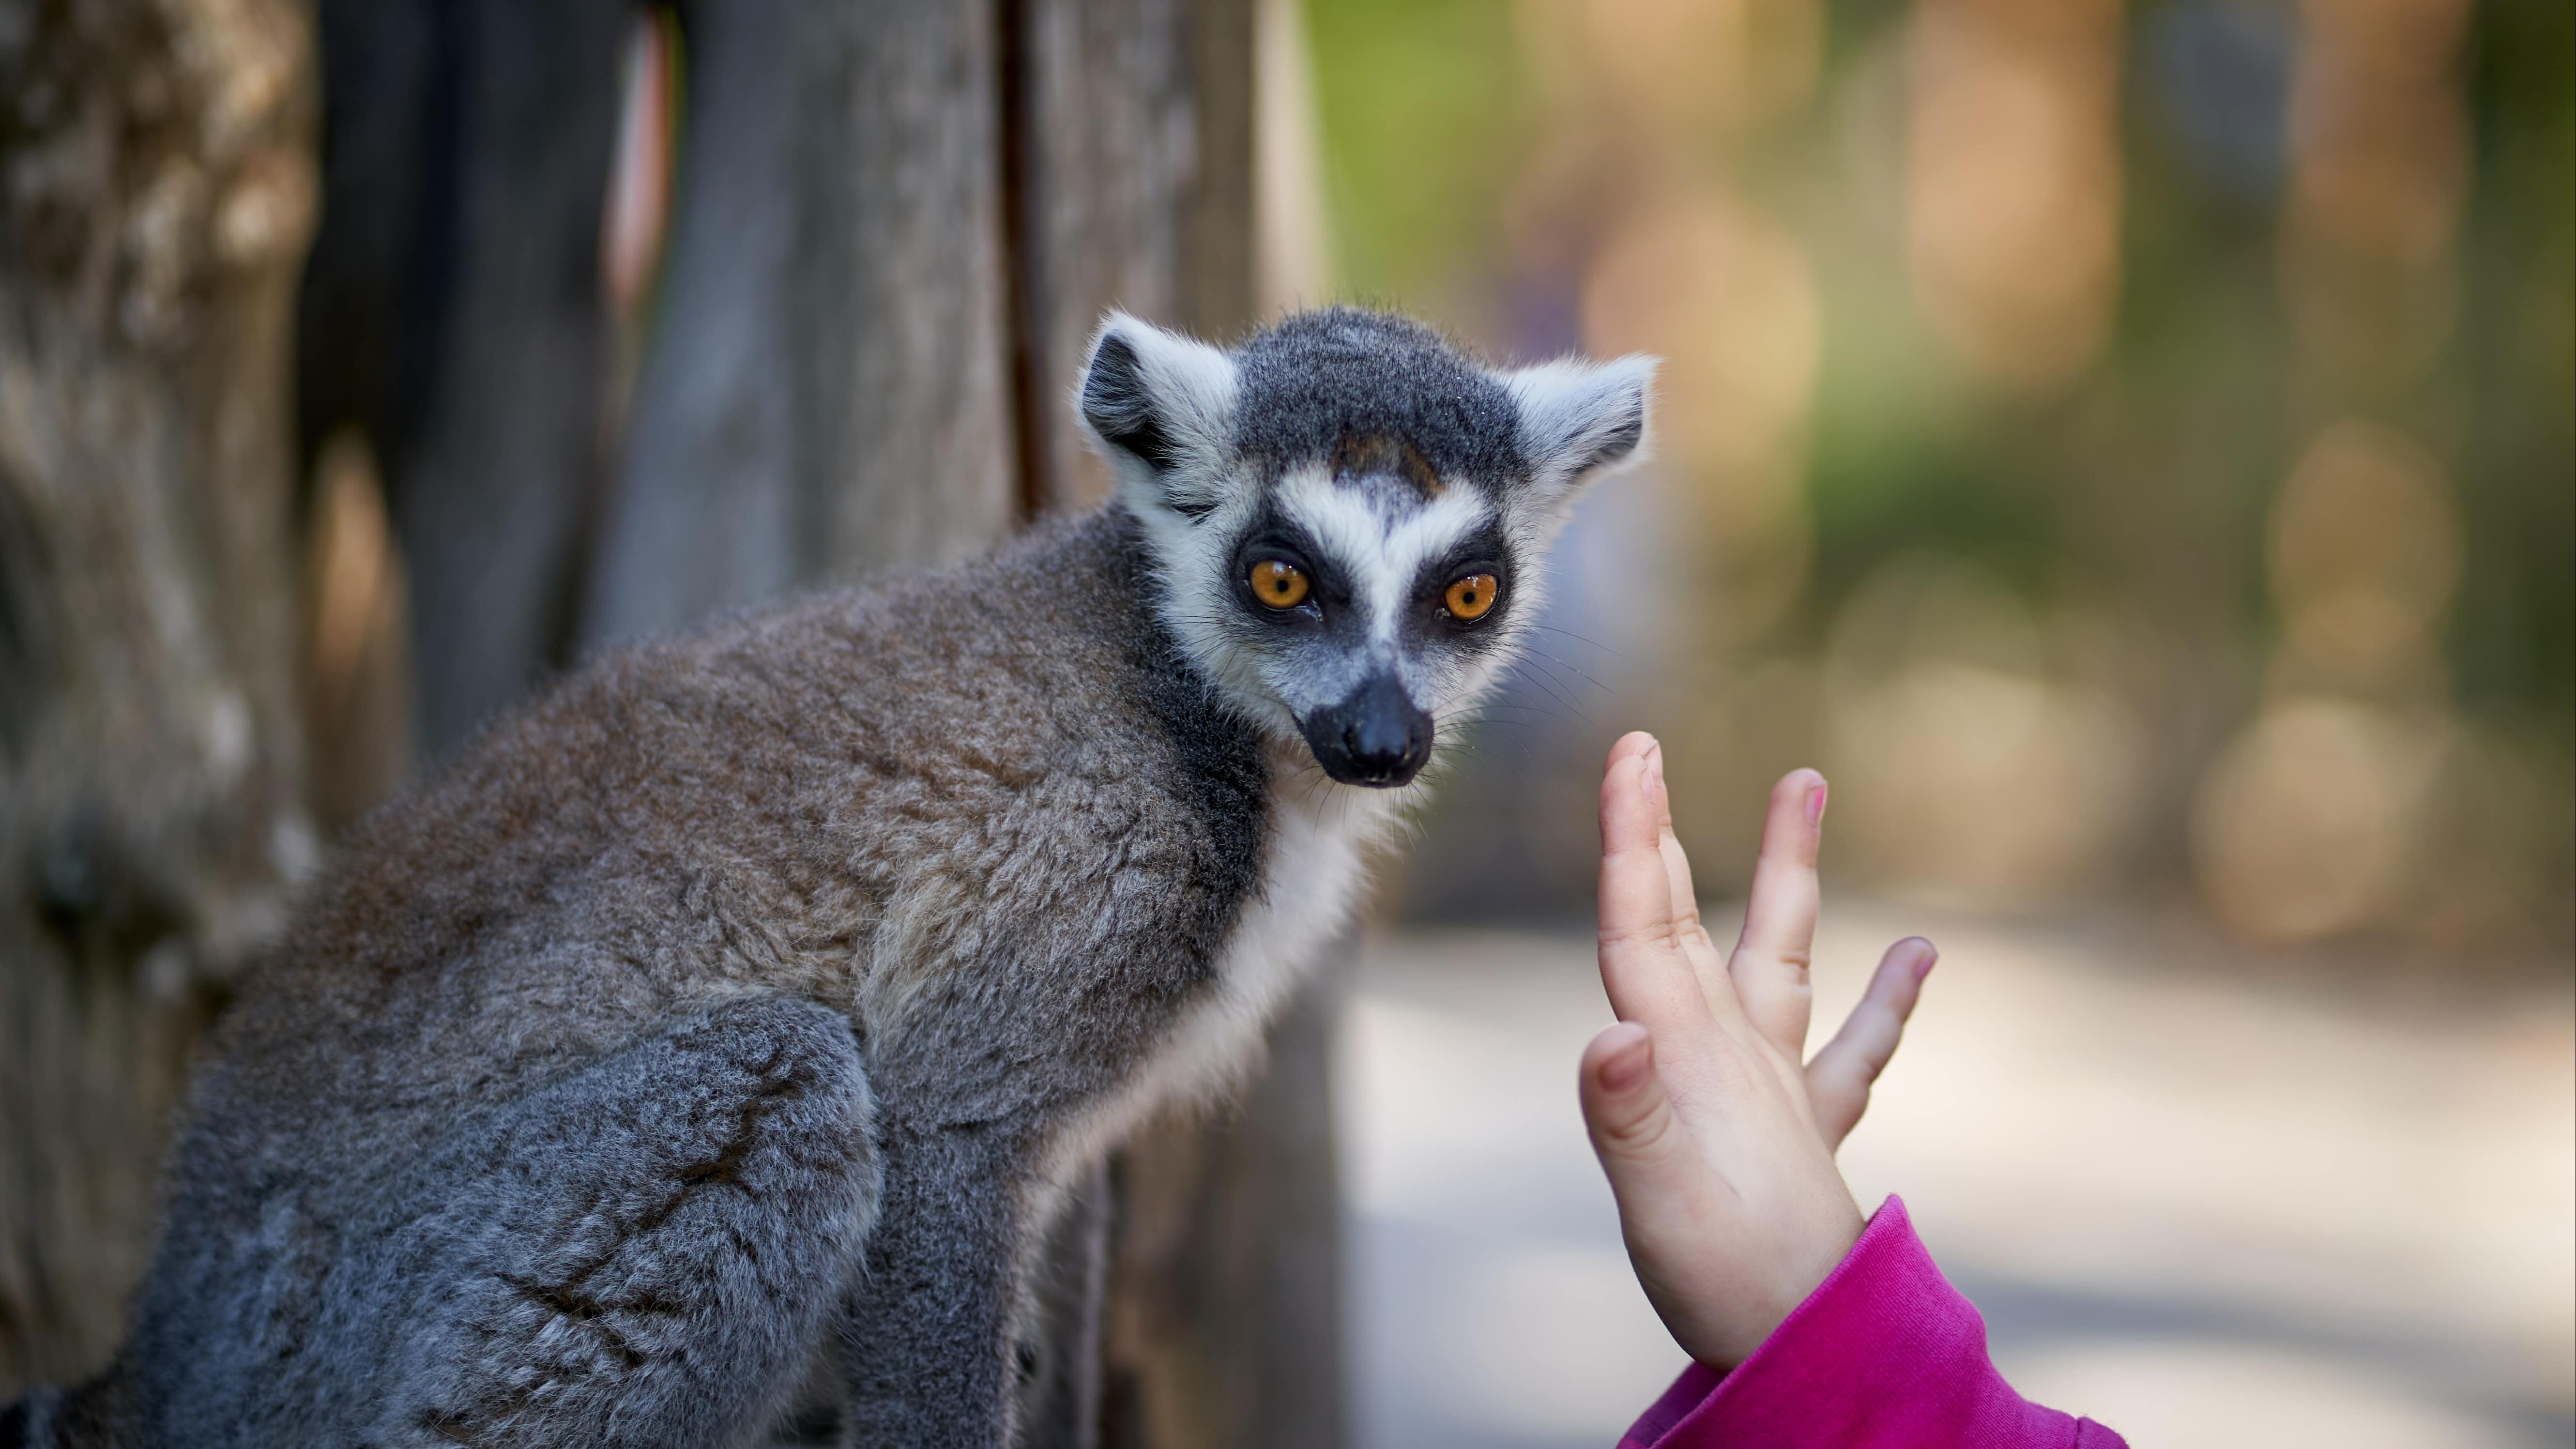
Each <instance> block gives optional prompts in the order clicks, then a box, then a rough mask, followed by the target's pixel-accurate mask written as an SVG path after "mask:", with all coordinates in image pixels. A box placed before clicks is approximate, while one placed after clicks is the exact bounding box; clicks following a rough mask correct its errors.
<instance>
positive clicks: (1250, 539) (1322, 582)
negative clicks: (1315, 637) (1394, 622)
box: [1232, 504, 1353, 622]
mask: <svg viewBox="0 0 2576 1449" xmlns="http://www.w3.org/2000/svg"><path fill="white" fill-rule="evenodd" d="M1268 560H1276V561H1278V562H1280V563H1284V564H1287V565H1289V566H1291V567H1293V568H1295V569H1296V570H1297V571H1298V572H1299V573H1302V574H1304V575H1305V576H1306V582H1307V586H1308V593H1307V596H1306V599H1305V604H1308V605H1312V606H1314V608H1315V609H1316V610H1317V611H1318V612H1320V613H1322V614H1323V615H1324V616H1325V617H1326V618H1328V619H1329V618H1333V617H1335V616H1347V615H1349V613H1350V607H1349V606H1350V603H1351V599H1352V597H1353V591H1352V588H1351V580H1350V577H1349V576H1348V575H1347V574H1345V573H1344V572H1343V571H1342V569H1341V567H1340V565H1338V564H1336V563H1334V562H1333V561H1332V560H1331V559H1330V558H1328V557H1327V556H1326V555H1325V554H1324V551H1323V550H1322V549H1319V548H1317V547H1316V546H1315V541H1314V539H1313V538H1311V537H1309V536H1308V535H1307V533H1306V531H1305V530H1304V529H1302V528H1299V527H1298V526H1296V525H1295V524H1293V523H1291V522H1289V521H1288V520H1287V519H1286V518H1285V517H1283V516H1282V515H1281V514H1280V512H1279V511H1278V509H1277V508H1276V507H1273V506H1270V505H1267V504H1265V505H1264V506H1263V508H1262V510H1261V512H1260V513H1259V514H1257V515H1255V516H1254V518H1253V520H1252V522H1251V524H1250V526H1248V527H1246V528H1245V529H1244V531H1243V536H1242V538H1241V539H1240V540H1238V541H1237V542H1236V543H1235V546H1234V563H1233V565H1232V570H1233V588H1234V594H1235V597H1236V599H1237V600H1239V601H1241V602H1242V603H1243V604H1244V605H1245V606H1246V607H1247V608H1249V609H1251V610H1253V611H1254V612H1255V613H1257V614H1259V615H1262V616H1264V617H1265V618H1267V619H1268V620H1270V621H1272V622H1276V621H1277V620H1279V619H1280V618H1282V617H1283V611H1280V610H1277V609H1272V608H1269V607H1267V606H1265V605H1263V604H1262V603H1261V602H1260V601H1259V600H1258V599H1256V598H1255V597H1254V595H1253V592H1252V582H1251V580H1252V569H1253V566H1254V565H1256V564H1259V563H1262V562H1264V561H1268ZM1304 611H1305V610H1304V605H1301V606H1300V607H1299V608H1297V609H1293V610H1288V611H1285V614H1287V615H1295V614H1302V613H1304Z"/></svg>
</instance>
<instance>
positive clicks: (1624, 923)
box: [1600, 735, 1707, 1030]
mask: <svg viewBox="0 0 2576 1449" xmlns="http://www.w3.org/2000/svg"><path fill="white" fill-rule="evenodd" d="M1640 738H1643V739H1644V741H1645V747H1644V748H1637V747H1636V746H1635V745H1634V743H1633V742H1634V741H1637V740H1639V739H1640ZM1653 744H1654V741H1653V739H1652V737H1650V736H1638V735H1630V736H1628V737H1627V738H1625V739H1622V740H1621V741H1620V742H1619V746H1618V747H1617V748H1615V749H1613V750H1612V751H1611V754H1610V761H1609V767H1608V768H1607V769H1606V770H1604V771H1603V772H1602V776H1601V896H1600V910H1601V930H1600V953H1601V985H1602V989H1603V990H1605V991H1607V992H1608V993H1609V994H1610V1009H1611V1010H1612V1011H1614V1012H1617V1013H1618V1015H1619V1019H1620V1020H1622V1021H1639V1022H1643V1023H1645V1024H1646V1026H1647V1027H1648V1029H1649V1030H1653V1029H1656V1028H1657V1027H1659V1026H1661V1025H1663V1024H1667V1023H1670V1024H1674V1025H1679V1024H1681V1023H1684V1022H1687V1021H1690V1020H1692V1019H1694V1018H1695V1017H1696V1016H1698V1015H1699V1014H1701V1013H1705V1011H1706V1010H1707V998H1706V997H1704V996H1703V995H1702V994H1701V991H1700V982H1699V978H1698V976H1697V974H1696V973H1695V972H1693V971H1692V969H1691V963H1690V959H1689V957H1688V955H1687V954H1686V953H1685V952H1684V950H1683V942H1682V933H1683V931H1684V930H1685V929H1686V926H1685V922H1684V921H1683V919H1682V916H1681V913H1680V912H1679V911H1678V910H1677V909H1676V908H1675V906H1674V902H1673V885H1672V874H1671V872H1670V870H1669V869H1668V867H1667V865H1666V863H1665V860H1664V850H1663V824H1662V816H1663V810H1662V800H1661V794H1662V782H1661V781H1660V780H1658V779H1657V778H1656V777H1655V774H1654V771H1653V768H1652V766H1653V762H1654V753H1655V752H1654V749H1653Z"/></svg>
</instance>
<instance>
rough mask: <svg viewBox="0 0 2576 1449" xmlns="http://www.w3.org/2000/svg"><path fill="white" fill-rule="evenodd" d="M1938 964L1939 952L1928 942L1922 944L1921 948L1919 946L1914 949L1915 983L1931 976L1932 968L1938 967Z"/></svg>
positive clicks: (1939, 962)
mask: <svg viewBox="0 0 2576 1449" xmlns="http://www.w3.org/2000/svg"><path fill="white" fill-rule="evenodd" d="M1940 964H1941V952H1940V950H1939V949H1938V948H1936V947H1935V946H1934V945H1933V944H1932V943H1931V942H1929V941H1926V942H1924V943H1923V944H1922V945H1921V946H1919V947H1917V948H1915V952H1914V979H1915V980H1917V981H1920V980H1922V979H1923V978H1924V977H1926V976H1929V975H1931V974H1932V968H1933V967H1935V966H1938V965H1940Z"/></svg>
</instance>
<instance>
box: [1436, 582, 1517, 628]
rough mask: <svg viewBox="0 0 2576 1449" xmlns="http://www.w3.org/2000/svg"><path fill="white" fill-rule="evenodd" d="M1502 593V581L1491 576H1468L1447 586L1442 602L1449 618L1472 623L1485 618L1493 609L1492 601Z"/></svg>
mask: <svg viewBox="0 0 2576 1449" xmlns="http://www.w3.org/2000/svg"><path fill="white" fill-rule="evenodd" d="M1502 591H1503V581H1502V580H1500V579H1498V578H1495V577H1494V576H1493V575H1492V574H1469V575H1467V576H1466V577H1465V578H1463V579H1460V580H1458V581H1457V582H1456V583H1453V584H1451V585H1450V586H1449V592H1448V594H1447V595H1446V596H1444V599H1443V602H1445V603H1447V604H1448V606H1449V615H1450V617H1451V618H1454V619H1459V620H1462V621H1470V622H1472V621H1474V620H1477V619H1481V618H1483V617H1485V613H1486V611H1487V610H1489V609H1491V608H1493V607H1494V599H1495V598H1496V597H1497V596H1498V595H1500V594H1501V593H1502Z"/></svg>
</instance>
